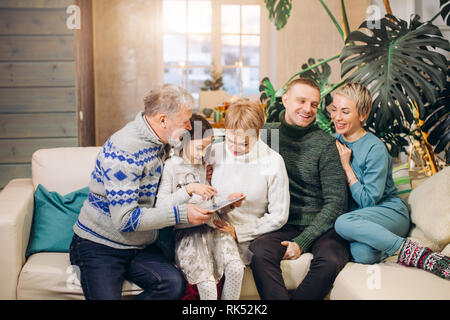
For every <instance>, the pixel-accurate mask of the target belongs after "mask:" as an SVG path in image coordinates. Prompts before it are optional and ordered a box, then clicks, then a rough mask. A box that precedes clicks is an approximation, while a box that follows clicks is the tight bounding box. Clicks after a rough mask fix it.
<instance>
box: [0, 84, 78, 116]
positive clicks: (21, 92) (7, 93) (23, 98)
mask: <svg viewBox="0 0 450 320" xmlns="http://www.w3.org/2000/svg"><path fill="white" fill-rule="evenodd" d="M74 105H75V88H73V87H61V88H51V87H49V88H0V110H1V112H2V113H23V112H24V113H30V112H69V111H72V112H73V111H74Z"/></svg>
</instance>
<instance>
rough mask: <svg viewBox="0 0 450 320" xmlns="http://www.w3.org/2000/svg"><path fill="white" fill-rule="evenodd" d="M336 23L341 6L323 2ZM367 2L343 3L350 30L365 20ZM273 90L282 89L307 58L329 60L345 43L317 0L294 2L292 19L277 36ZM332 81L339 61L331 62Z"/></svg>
mask: <svg viewBox="0 0 450 320" xmlns="http://www.w3.org/2000/svg"><path fill="white" fill-rule="evenodd" d="M324 2H325V3H326V5H327V6H328V8H329V9H330V10H331V12H332V13H333V15H334V16H335V18H336V19H337V21H338V22H339V23H340V24H342V18H341V5H340V1H338V0H325V1H324ZM369 2H370V1H369V0H346V1H345V4H346V9H347V16H348V18H349V23H350V30H352V31H353V30H355V29H357V28H358V27H359V25H360V24H361V23H362V22H363V21H364V20H365V18H366V8H367V6H368V5H369ZM276 42H277V50H276V81H275V84H276V87H277V88H279V87H281V86H282V85H283V84H284V83H285V82H286V81H288V80H289V78H290V77H291V76H292V75H294V74H295V73H297V72H299V71H300V70H301V66H302V64H304V63H306V62H307V61H308V59H309V58H310V57H312V58H315V59H316V61H317V59H319V58H323V59H328V58H331V57H333V56H334V55H336V54H337V53H339V52H340V51H341V50H342V48H343V46H344V42H343V40H342V38H341V36H340V35H339V32H338V31H337V29H336V27H335V25H334V23H333V22H332V21H331V19H330V18H329V16H328V14H327V13H326V11H325V9H323V7H322V5H321V4H320V2H319V1H318V0H294V2H293V6H292V11H291V17H290V19H289V21H288V23H287V25H286V26H285V27H284V29H282V30H280V31H278V32H277V34H276ZM330 65H331V67H332V70H333V73H332V76H331V81H332V82H338V81H339V80H340V65H339V62H338V61H337V60H336V61H333V62H331V63H330Z"/></svg>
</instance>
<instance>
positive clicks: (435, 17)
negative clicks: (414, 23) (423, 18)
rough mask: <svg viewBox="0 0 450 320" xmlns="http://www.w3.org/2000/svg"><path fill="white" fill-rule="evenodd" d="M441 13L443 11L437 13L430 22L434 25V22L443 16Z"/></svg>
mask: <svg viewBox="0 0 450 320" xmlns="http://www.w3.org/2000/svg"><path fill="white" fill-rule="evenodd" d="M441 12H442V10H441V11H439V12H438V13H436V15H435V16H434V17H433V18H432V19H431V20H430V21H429V22H430V23H432V22H433V21H434V20H436V19H437V18H438V17H439V16H440V15H441Z"/></svg>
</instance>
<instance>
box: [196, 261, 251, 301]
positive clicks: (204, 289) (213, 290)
mask: <svg viewBox="0 0 450 320" xmlns="http://www.w3.org/2000/svg"><path fill="white" fill-rule="evenodd" d="M243 277H244V265H243V264H242V262H241V261H238V260H233V261H231V262H230V263H228V264H227V266H226V267H225V283H224V285H223V290H222V297H221V299H222V300H239V297H240V295H241V286H242V278H243ZM197 288H198V293H199V295H200V300H217V287H216V283H215V282H214V281H203V282H200V283H198V284H197Z"/></svg>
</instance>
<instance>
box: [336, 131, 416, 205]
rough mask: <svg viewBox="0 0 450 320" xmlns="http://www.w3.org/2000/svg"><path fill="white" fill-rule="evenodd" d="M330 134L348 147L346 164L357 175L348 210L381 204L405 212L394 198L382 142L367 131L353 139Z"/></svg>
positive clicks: (388, 165)
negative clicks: (348, 164) (348, 140)
mask: <svg viewBox="0 0 450 320" xmlns="http://www.w3.org/2000/svg"><path fill="white" fill-rule="evenodd" d="M334 136H335V138H337V140H339V142H341V143H343V144H345V145H346V146H347V147H348V148H350V149H351V150H352V157H351V161H350V165H351V167H352V169H353V171H354V173H355V175H356V177H357V178H358V181H357V182H356V183H354V184H353V185H352V186H351V187H350V192H351V199H350V203H349V209H350V210H356V209H360V208H365V207H373V206H383V207H389V208H392V209H394V210H396V211H399V212H401V213H403V214H408V208H407V206H406V204H405V203H404V202H403V201H402V200H401V199H400V198H399V197H397V188H396V187H395V185H394V179H393V178H392V158H391V156H390V155H389V153H388V151H387V149H386V147H385V145H384V143H383V142H382V141H381V140H380V139H378V138H377V137H376V136H375V135H373V134H372V133H370V132H367V133H366V134H365V135H364V136H363V137H361V138H360V139H358V140H356V141H354V142H347V141H345V140H344V138H343V137H342V135H340V134H335V135H334Z"/></svg>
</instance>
